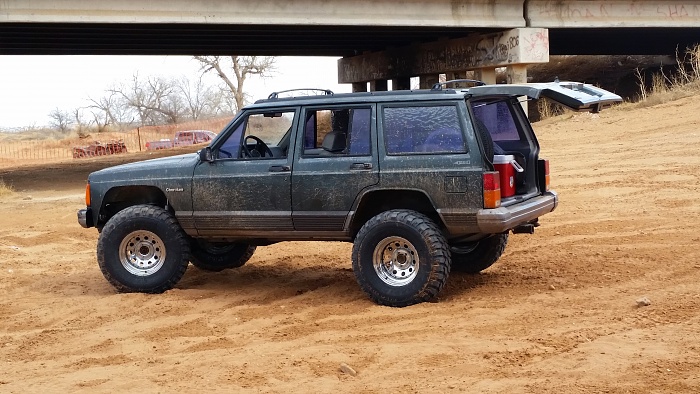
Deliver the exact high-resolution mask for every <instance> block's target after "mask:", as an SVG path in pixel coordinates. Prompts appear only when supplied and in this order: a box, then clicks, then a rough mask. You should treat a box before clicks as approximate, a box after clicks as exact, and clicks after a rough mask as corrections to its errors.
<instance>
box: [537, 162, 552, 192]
mask: <svg viewBox="0 0 700 394" xmlns="http://www.w3.org/2000/svg"><path fill="white" fill-rule="evenodd" d="M539 167H540V168H539V170H540V171H539V172H540V174H541V175H540V189H541V190H542V191H544V192H548V191H549V182H550V177H549V160H547V159H540V160H539Z"/></svg>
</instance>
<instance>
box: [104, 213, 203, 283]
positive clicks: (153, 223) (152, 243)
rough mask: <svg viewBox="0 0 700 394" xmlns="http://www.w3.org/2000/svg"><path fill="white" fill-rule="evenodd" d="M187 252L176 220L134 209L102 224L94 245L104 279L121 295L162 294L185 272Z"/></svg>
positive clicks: (187, 246) (182, 233)
mask: <svg viewBox="0 0 700 394" xmlns="http://www.w3.org/2000/svg"><path fill="white" fill-rule="evenodd" d="M189 259H190V248H189V243H188V242H187V237H186V235H185V233H184V231H183V230H182V228H181V227H180V225H179V223H178V222H177V220H176V219H175V217H174V216H173V215H172V214H171V213H169V212H168V211H166V210H165V209H163V208H160V207H156V206H152V205H135V206H132V207H128V208H126V209H124V210H122V211H119V212H118V213H117V214H116V215H114V216H113V217H112V218H111V219H109V221H107V223H106V224H105V226H104V228H103V229H102V232H100V236H99V239H98V241H97V262H98V264H99V266H100V270H101V271H102V274H103V275H104V277H105V278H106V279H107V281H109V283H111V284H112V286H114V287H115V288H116V289H117V290H119V291H123V292H142V293H162V292H164V291H166V290H168V289H171V288H173V286H175V284H177V282H178V281H179V280H180V279H181V278H182V276H183V275H184V274H185V270H187V264H188V262H189Z"/></svg>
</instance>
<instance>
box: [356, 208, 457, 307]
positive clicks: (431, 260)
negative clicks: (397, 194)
mask: <svg viewBox="0 0 700 394" xmlns="http://www.w3.org/2000/svg"><path fill="white" fill-rule="evenodd" d="M352 266H353V271H354V273H355V278H356V279H357V282H358V283H359V285H360V287H361V288H362V290H363V291H364V292H365V293H366V294H367V295H368V296H369V297H370V298H371V299H372V300H373V301H375V302H376V303H378V304H381V305H388V306H394V307H403V306H408V305H413V304H417V303H420V302H424V301H430V300H432V299H434V298H435V297H436V296H437V295H438V293H440V291H441V290H442V288H443V286H444V285H445V283H446V282H447V277H448V276H449V273H450V250H449V245H448V243H447V240H446V239H445V237H444V236H443V234H442V232H441V231H440V229H439V228H438V227H437V225H435V223H434V222H433V221H432V220H431V219H430V218H428V217H427V216H425V215H423V214H421V213H418V212H415V211H411V210H392V211H387V212H383V213H381V214H379V215H377V216H375V217H373V218H372V219H370V220H369V221H367V223H365V224H364V226H362V228H360V231H359V232H358V233H357V237H356V238H355V243H354V245H353V248H352Z"/></svg>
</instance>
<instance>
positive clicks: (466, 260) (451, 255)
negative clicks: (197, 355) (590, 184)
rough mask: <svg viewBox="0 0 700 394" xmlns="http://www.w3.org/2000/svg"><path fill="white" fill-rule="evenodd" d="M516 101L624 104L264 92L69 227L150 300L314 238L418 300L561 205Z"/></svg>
mask: <svg viewBox="0 0 700 394" xmlns="http://www.w3.org/2000/svg"><path fill="white" fill-rule="evenodd" d="M280 93H288V92H280ZM523 97H529V98H531V99H539V98H542V97H546V98H548V99H551V100H554V101H557V102H559V103H561V104H563V105H565V106H567V107H569V108H572V109H574V110H590V111H598V110H600V109H601V108H602V107H603V106H606V105H609V104H611V103H614V102H617V101H620V97H619V96H617V95H614V94H612V93H609V92H607V91H604V90H601V89H598V88H595V87H592V86H589V85H584V84H580V83H572V82H566V83H560V82H553V83H546V84H522V85H483V84H481V83H477V84H476V86H473V87H471V88H465V89H456V88H455V89H448V88H447V84H438V85H436V86H435V87H434V88H433V89H431V90H418V91H391V92H371V93H349V94H333V93H332V92H330V91H327V90H323V91H321V94H318V95H313V96H308V95H307V96H302V97H287V98H282V97H281V95H280V94H278V93H273V94H272V95H270V97H269V98H267V99H265V100H259V101H257V102H256V103H255V104H253V105H249V106H247V107H245V108H244V109H243V110H242V111H241V112H240V113H239V114H238V115H237V116H236V117H235V118H234V119H233V120H232V121H231V123H230V124H229V125H228V126H226V128H224V130H223V131H221V133H219V135H218V136H217V137H216V138H215V139H214V140H213V141H212V142H211V144H210V145H209V146H208V147H206V148H204V149H202V150H201V151H199V152H198V153H193V154H186V155H181V156H175V157H169V158H162V159H155V160H148V161H143V162H139V163H132V164H126V165H121V166H116V167H112V168H107V169H104V170H101V171H97V172H94V173H92V174H90V176H89V178H88V185H87V190H86V200H87V201H86V205H87V208H86V209H82V210H80V211H79V212H78V221H79V223H80V224H81V225H82V226H83V227H86V228H88V227H96V228H97V229H98V230H99V231H100V236H99V240H98V243H97V262H98V264H99V266H100V269H101V270H102V273H103V274H104V276H105V278H106V279H107V280H108V281H109V282H110V283H111V284H112V285H113V286H114V287H115V288H116V289H117V290H119V291H126V292H146V293H159V292H163V291H165V290H168V289H170V288H172V287H173V286H174V285H175V284H176V283H177V282H178V281H179V280H180V278H181V277H182V276H183V274H184V273H185V270H186V269H187V266H188V264H189V263H190V262H191V263H192V264H193V265H194V266H196V267H198V268H201V269H204V270H210V271H220V270H223V269H227V268H236V267H240V266H242V265H243V264H245V262H246V261H247V260H248V259H250V257H251V256H252V255H253V253H254V252H255V248H256V246H259V245H270V244H273V243H276V242H280V241H303V240H313V241H319V240H324V241H348V242H353V243H354V245H353V249H352V266H353V270H354V273H355V276H356V278H357V281H358V283H359V285H360V287H361V288H362V290H364V292H365V293H366V294H367V295H368V296H369V297H370V298H371V299H372V300H374V301H375V302H377V303H379V304H383V305H390V306H397V307H401V306H407V305H411V304H415V303H419V302H423V301H428V300H431V299H434V298H435V297H436V296H437V295H438V294H439V293H440V291H441V289H442V288H443V286H444V285H445V282H446V281H447V277H448V275H449V273H450V270H457V271H463V272H469V273H477V272H479V271H481V270H483V269H486V268H487V267H489V266H491V265H492V264H493V263H494V262H496V260H498V258H499V257H500V255H501V254H502V253H503V250H504V248H505V247H506V242H507V241H508V233H509V232H513V233H532V232H533V231H534V228H535V227H536V226H537V225H538V223H537V221H538V218H539V217H540V216H542V215H544V214H546V213H548V212H551V211H552V210H554V208H556V206H557V194H556V193H555V192H554V191H552V190H549V164H548V161H547V160H544V159H542V158H540V157H539V145H538V142H537V139H536V137H535V133H534V131H533V129H532V127H531V125H530V123H529V121H528V119H527V116H526V114H525V113H524V111H523V109H522V107H521V105H520V102H519V99H522V98H523Z"/></svg>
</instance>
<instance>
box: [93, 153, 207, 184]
mask: <svg viewBox="0 0 700 394" xmlns="http://www.w3.org/2000/svg"><path fill="white" fill-rule="evenodd" d="M198 160H199V156H198V154H197V153H187V154H183V155H178V156H171V157H162V158H159V159H151V160H145V161H139V162H135V163H129V164H122V165H118V166H114V167H108V168H105V169H102V170H99V171H96V172H93V173H92V174H90V176H89V178H88V179H89V181H90V182H91V183H94V182H125V181H126V182H127V183H134V182H138V181H143V180H146V181H151V180H154V179H167V178H182V177H191V176H192V173H193V171H194V166H195V164H197V162H198ZM146 183H150V182H146Z"/></svg>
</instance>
